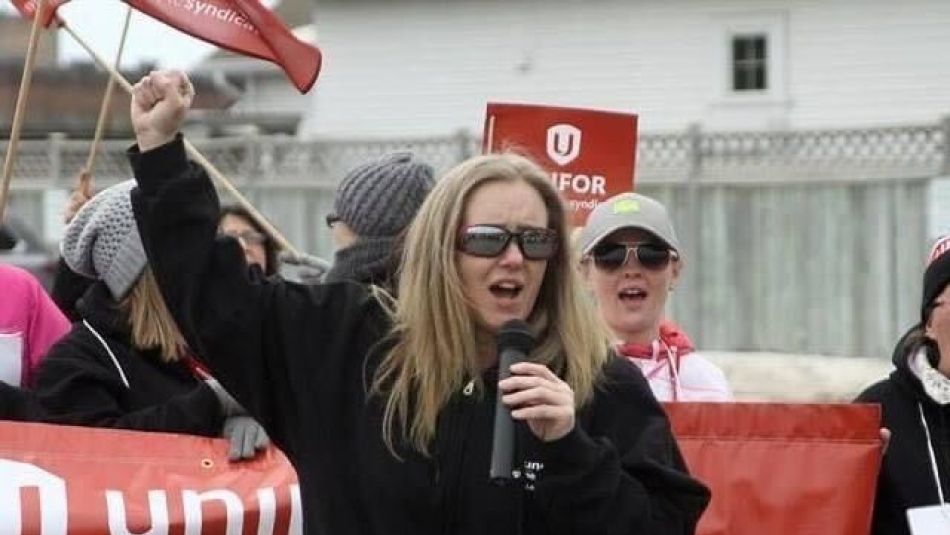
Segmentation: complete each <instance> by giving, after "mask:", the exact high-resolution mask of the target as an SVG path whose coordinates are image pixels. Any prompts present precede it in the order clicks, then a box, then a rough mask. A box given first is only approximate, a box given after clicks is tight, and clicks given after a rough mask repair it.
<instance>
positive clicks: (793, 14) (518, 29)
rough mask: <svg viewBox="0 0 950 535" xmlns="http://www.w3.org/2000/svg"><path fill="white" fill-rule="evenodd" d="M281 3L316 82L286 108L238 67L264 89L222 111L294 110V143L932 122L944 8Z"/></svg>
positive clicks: (948, 101)
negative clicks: (620, 124) (623, 126)
mask: <svg viewBox="0 0 950 535" xmlns="http://www.w3.org/2000/svg"><path fill="white" fill-rule="evenodd" d="M284 4H287V5H290V4H293V5H295V6H296V7H295V9H297V10H298V12H299V10H301V9H303V7H302V6H304V5H306V6H307V9H311V10H312V14H313V17H314V20H315V22H316V27H317V30H318V31H317V35H318V37H317V42H318V44H319V46H320V48H321V50H322V51H323V53H324V67H323V72H322V74H321V76H320V79H319V80H318V82H317V85H316V86H315V88H314V90H313V91H312V92H311V94H310V95H309V96H308V97H307V98H304V99H301V98H300V97H299V96H295V92H294V90H293V88H292V87H291V86H290V85H289V84H288V83H287V82H286V81H285V80H284V79H283V78H282V77H281V76H280V73H279V72H278V71H277V70H276V69H273V68H271V67H270V66H269V65H267V64H262V63H261V62H256V63H257V64H261V65H263V67H259V68H252V70H258V71H259V70H260V69H265V70H267V71H269V72H270V74H271V76H258V77H257V78H255V79H254V83H253V84H249V85H248V86H247V94H246V96H245V99H244V101H242V102H241V104H239V107H238V110H239V111H245V112H248V113H251V112H253V113H257V112H274V111H277V112H282V111H284V112H287V113H294V111H295V110H298V109H299V108H300V106H302V105H303V104H304V102H307V104H308V105H309V109H308V110H307V111H306V112H305V113H304V114H303V116H302V117H301V119H302V121H301V123H300V133H301V134H303V135H305V136H319V137H325V136H334V137H339V136H344V137H364V136H370V137H375V136H403V135H430V134H433V135H435V134H437V135H443V134H448V133H451V132H454V131H457V130H458V129H467V130H470V131H472V132H479V131H480V129H481V121H482V117H483V114H484V106H485V103H486V102H487V101H489V100H498V101H516V102H536V103H551V104H561V105H569V106H586V107H598V108H608V109H617V110H628V111H634V112H637V113H639V114H640V117H641V130H642V131H644V132H657V131H670V130H682V129H684V128H686V127H687V125H689V124H691V123H699V124H701V125H702V126H703V127H704V128H706V129H710V130H723V129H728V130H733V129H776V128H789V129H810V128H832V127H833V128H840V127H861V126H878V125H889V124H901V123H914V122H918V123H919V122H934V121H936V120H937V119H938V118H940V117H941V116H943V115H946V114H948V113H950V90H948V87H950V1H947V0H903V1H901V2H894V1H892V0H453V1H447V0H317V1H316V2H315V3H311V2H308V1H307V0H285V2H284ZM281 8H282V9H287V8H285V6H281ZM285 20H287V19H285ZM290 22H296V23H298V24H300V23H301V22H300V21H299V20H298V21H290ZM247 61H253V60H247ZM233 68H234V66H233V65H231V66H230V67H229V69H233ZM232 72H233V71H232Z"/></svg>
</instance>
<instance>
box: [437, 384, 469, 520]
mask: <svg viewBox="0 0 950 535" xmlns="http://www.w3.org/2000/svg"><path fill="white" fill-rule="evenodd" d="M474 388H475V381H474V379H473V380H472V381H470V382H469V383H468V384H466V385H465V388H464V389H463V390H462V392H461V394H462V395H461V396H456V397H455V399H454V400H453V402H452V404H451V405H450V407H451V408H450V410H451V413H450V414H449V417H450V418H449V421H448V422H447V425H446V431H447V435H448V436H447V440H446V443H447V444H448V447H447V448H446V450H445V455H444V456H443V457H442V459H443V461H444V462H443V465H444V466H443V468H444V470H442V471H441V474H442V475H443V476H445V478H444V479H443V481H442V484H443V487H442V489H443V490H442V496H443V500H444V501H443V506H442V514H443V523H442V533H445V534H447V535H448V534H454V533H455V527H456V524H457V523H458V517H459V495H460V494H461V492H462V489H461V481H462V475H463V474H464V472H465V471H464V469H463V466H464V464H465V452H466V445H467V441H466V440H465V438H466V435H467V434H468V430H469V428H470V427H471V422H472V412H473V409H474V408H475V406H476V405H477V404H476V403H475V402H476V400H475V399H474V398H473V397H472V393H473V392H474Z"/></svg>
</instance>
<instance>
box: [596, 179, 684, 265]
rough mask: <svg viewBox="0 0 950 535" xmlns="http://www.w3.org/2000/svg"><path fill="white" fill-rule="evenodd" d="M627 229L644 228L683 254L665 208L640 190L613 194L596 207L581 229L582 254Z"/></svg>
mask: <svg viewBox="0 0 950 535" xmlns="http://www.w3.org/2000/svg"><path fill="white" fill-rule="evenodd" d="M624 228H637V229H642V230H645V231H647V232H649V233H650V234H653V235H654V236H656V237H657V238H659V239H660V240H662V241H663V242H664V243H666V245H667V246H669V247H670V249H673V250H674V251H676V252H677V253H680V256H682V252H681V251H680V242H679V240H678V239H676V231H674V230H673V222H672V221H671V220H670V215H669V214H668V213H667V211H666V207H665V206H663V204H662V203H660V202H659V201H657V200H656V199H651V198H650V197H647V196H646V195H641V194H639V193H621V194H619V195H614V196H613V197H611V198H609V199H607V200H606V201H604V202H602V203H600V204H598V205H597V208H594V211H593V212H591V213H590V216H589V217H588V218H587V225H586V226H584V229H583V230H581V235H580V239H579V241H578V246H579V247H580V251H581V255H586V254H589V253H590V251H591V249H593V248H594V246H595V245H597V244H598V243H600V241H601V240H603V239H604V238H606V237H607V236H610V235H611V234H613V233H614V232H616V231H618V230H620V229H624Z"/></svg>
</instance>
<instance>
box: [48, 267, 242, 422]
mask: <svg viewBox="0 0 950 535" xmlns="http://www.w3.org/2000/svg"><path fill="white" fill-rule="evenodd" d="M77 311H78V312H79V314H80V315H81V316H82V318H83V320H81V321H79V322H76V323H74V324H73V327H72V330H70V332H69V333H68V334H67V335H66V336H64V337H63V338H62V339H60V341H59V342H57V343H56V344H55V345H54V346H53V347H51V348H50V351H49V353H48V354H47V356H46V358H45V359H44V360H43V362H42V363H41V365H40V367H39V370H38V371H37V376H36V387H35V389H34V395H35V398H36V401H38V402H39V404H40V405H41V407H42V409H43V411H44V412H45V414H43V415H41V416H40V415H37V414H36V413H35V410H36V409H35V407H34V408H32V409H31V410H32V411H34V414H33V419H42V420H45V421H49V422H55V423H65V424H74V425H85V426H91V427H113V428H121V429H132V430H138V431H162V432H168V433H184V434H192V435H204V436H218V435H219V434H220V432H221V426H222V423H223V421H224V420H223V418H224V417H223V414H222V410H221V406H220V403H219V402H218V400H217V398H216V397H215V394H214V392H213V391H212V390H211V388H209V387H208V386H206V385H205V384H204V383H203V382H202V381H200V380H198V379H196V378H195V377H194V375H193V374H192V373H191V371H190V370H189V369H188V368H187V367H186V366H185V365H184V364H182V363H180V362H174V363H166V362H163V361H162V360H161V357H160V355H159V352H158V351H157V350H147V351H139V350H136V349H134V348H132V346H131V335H130V331H129V327H128V326H127V324H126V323H125V321H124V317H123V316H122V315H121V314H120V312H119V311H118V310H117V305H116V303H115V301H114V300H113V299H112V296H111V295H110V294H109V290H108V289H107V288H106V286H105V284H103V283H101V282H97V283H95V284H93V285H92V286H91V287H90V288H89V289H88V291H87V292H86V294H85V295H84V296H83V298H82V299H81V300H80V302H79V304H78V306H77ZM100 336H101V337H102V339H101V340H100V339H99V337H100ZM103 344H106V345H108V348H109V349H110V350H111V351H112V355H110V354H109V351H107V350H106V346H105V345H103ZM113 356H114V357H115V359H114V360H113Z"/></svg>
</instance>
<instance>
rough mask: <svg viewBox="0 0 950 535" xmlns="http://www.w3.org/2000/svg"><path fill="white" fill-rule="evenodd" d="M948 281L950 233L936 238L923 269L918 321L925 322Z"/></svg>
mask: <svg viewBox="0 0 950 535" xmlns="http://www.w3.org/2000/svg"><path fill="white" fill-rule="evenodd" d="M947 283H950V234H947V235H946V236H943V237H942V238H940V239H938V240H937V243H935V244H934V246H933V249H931V250H930V256H928V257H927V270H926V271H924V300H923V302H922V303H921V304H920V321H921V323H923V324H926V323H927V313H928V311H929V309H930V307H931V305H933V302H934V300H935V299H937V296H938V295H940V293H941V292H943V289H944V287H946V286H947Z"/></svg>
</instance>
